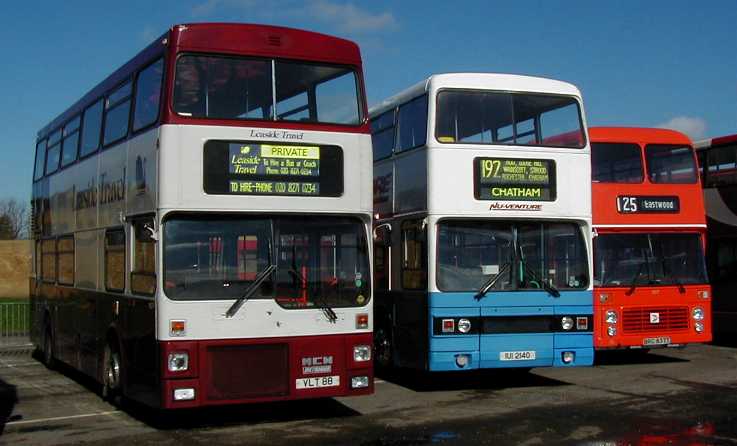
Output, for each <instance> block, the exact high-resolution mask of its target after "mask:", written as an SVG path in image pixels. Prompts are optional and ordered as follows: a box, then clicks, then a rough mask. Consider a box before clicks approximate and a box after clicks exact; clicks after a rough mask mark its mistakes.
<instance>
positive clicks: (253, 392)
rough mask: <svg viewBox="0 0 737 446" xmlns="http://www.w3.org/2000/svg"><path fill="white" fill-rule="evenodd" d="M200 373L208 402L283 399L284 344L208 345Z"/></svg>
mask: <svg viewBox="0 0 737 446" xmlns="http://www.w3.org/2000/svg"><path fill="white" fill-rule="evenodd" d="M205 352H206V353H205V363H204V364H203V366H204V368H203V370H205V371H206V374H207V376H209V377H210V379H209V380H208V381H207V382H205V388H206V389H207V394H206V395H205V396H206V398H207V399H208V400H236V399H242V398H263V397H278V396H287V395H288V394H289V348H288V346H287V344H259V345H212V346H208V347H205Z"/></svg>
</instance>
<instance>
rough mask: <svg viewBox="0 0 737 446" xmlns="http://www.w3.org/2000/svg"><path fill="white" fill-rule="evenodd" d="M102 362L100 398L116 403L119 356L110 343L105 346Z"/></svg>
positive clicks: (118, 389) (118, 388)
mask: <svg viewBox="0 0 737 446" xmlns="http://www.w3.org/2000/svg"><path fill="white" fill-rule="evenodd" d="M103 361H104V363H103V371H102V373H103V375H102V398H103V399H105V400H107V401H112V402H114V403H117V402H118V397H119V396H120V369H121V366H120V354H119V353H118V349H117V348H115V347H113V346H111V345H110V343H108V344H107V345H106V346H105V357H104V359H103Z"/></svg>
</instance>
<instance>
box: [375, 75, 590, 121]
mask: <svg viewBox="0 0 737 446" xmlns="http://www.w3.org/2000/svg"><path fill="white" fill-rule="evenodd" d="M443 88H462V89H469V90H497V91H515V92H535V93H550V94H565V95H573V96H578V97H580V96H581V92H580V91H579V90H578V88H576V86H575V85H573V84H569V83H568V82H563V81H558V80H554V79H548V78H543V77H534V76H525V75H520V74H501V73H440V74H433V75H432V76H430V77H428V78H427V79H424V80H422V81H420V82H418V83H416V84H414V85H412V86H411V87H409V88H407V89H405V90H403V91H401V92H399V93H397V94H396V95H394V96H391V97H389V98H387V99H385V100H383V101H381V102H380V103H379V104H376V105H374V106H372V107H371V108H370V110H369V115H371V116H375V115H378V114H381V113H383V112H385V111H387V110H389V109H391V108H393V107H395V106H396V105H398V104H402V103H404V102H407V101H409V100H411V99H413V98H415V97H417V96H421V95H423V94H425V93H426V92H428V91H430V90H433V89H434V90H439V89H443Z"/></svg>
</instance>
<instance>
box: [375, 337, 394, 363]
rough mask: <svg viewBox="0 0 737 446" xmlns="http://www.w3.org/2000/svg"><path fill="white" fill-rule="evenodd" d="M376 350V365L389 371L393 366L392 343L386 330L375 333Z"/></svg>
mask: <svg viewBox="0 0 737 446" xmlns="http://www.w3.org/2000/svg"><path fill="white" fill-rule="evenodd" d="M374 349H375V350H376V357H375V359H376V365H377V366H379V367H381V368H384V369H388V368H389V367H391V366H392V365H393V359H394V358H392V341H391V338H390V337H389V334H388V333H387V330H386V329H384V328H379V329H377V330H376V331H374Z"/></svg>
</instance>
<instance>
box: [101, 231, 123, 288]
mask: <svg viewBox="0 0 737 446" xmlns="http://www.w3.org/2000/svg"><path fill="white" fill-rule="evenodd" d="M105 289H106V290H108V291H118V292H122V291H123V290H124V289H125V231H123V230H122V229H114V230H111V231H107V232H106V233H105Z"/></svg>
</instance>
